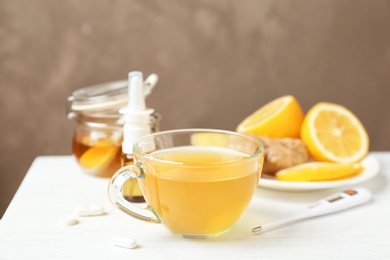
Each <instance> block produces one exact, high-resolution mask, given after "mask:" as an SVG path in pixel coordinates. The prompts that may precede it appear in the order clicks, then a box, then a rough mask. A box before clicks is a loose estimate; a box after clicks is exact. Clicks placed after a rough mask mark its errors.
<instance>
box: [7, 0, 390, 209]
mask: <svg viewBox="0 0 390 260" xmlns="http://www.w3.org/2000/svg"><path fill="white" fill-rule="evenodd" d="M132 70H140V71H143V72H144V74H145V75H147V74H150V73H152V72H155V73H157V74H158V75H159V76H160V81H159V84H158V86H157V87H156V89H155V91H154V93H153V94H152V96H151V97H150V98H149V99H148V105H149V106H150V107H153V108H155V109H156V110H157V111H159V112H160V113H161V114H162V115H163V121H162V126H161V127H162V129H163V130H165V129H173V128H187V127H210V128H222V129H228V130H234V129H235V127H236V125H237V124H238V123H239V122H240V121H241V120H242V119H243V118H244V117H246V116H247V115H248V114H250V113H251V112H253V111H255V110H256V109H257V108H259V107H260V106H262V105H263V104H265V103H267V102H269V101H270V100H272V99H274V98H276V97H279V96H281V95H285V94H293V95H295V96H296V98H297V99H298V100H299V102H300V103H301V105H302V107H303V109H304V110H305V111H307V110H308V109H309V108H310V107H311V106H312V105H313V104H315V103H316V102H318V101H330V102H336V103H340V104H343V105H345V106H347V107H348V108H350V109H351V110H352V111H354V112H355V113H356V114H357V115H358V116H359V118H360V119H361V120H362V121H363V123H364V124H365V125H366V127H367V130H368V132H369V134H370V137H371V150H390V140H389V137H388V135H389V133H390V121H389V115H390V102H389V96H390V88H389V84H390V2H389V1H384V0H383V1H380V0H373V1H365V0H345V1H339V0H317V1H312V0H306V1H304V0H299V1H288V0H279V1H274V0H268V1H256V0H240V1H233V0H231V1H228V0H215V1H207V0H202V1H195V0H173V1H172V0H170V1H157V0H152V1H148V0H143V1H141V0H139V1H134V0H133V1H130V0H116V1H114V0H84V1H78V0H70V1H51V0H34V1H27V0H24V1H23V0H12V1H9V0H8V1H7V0H0V117H1V128H0V152H1V158H0V216H1V215H2V212H3V211H4V210H5V208H6V206H7V205H8V203H9V201H10V200H11V198H12V196H13V194H14V192H15V191H16V189H17V187H18V185H19V183H20V181H21V180H22V178H23V176H24V174H25V173H26V171H27V169H28V167H29V166H30V164H31V162H32V161H33V159H34V158H35V157H36V156H39V155H58V154H70V153H71V148H70V147H71V143H70V140H71V137H72V131H73V126H74V125H73V122H71V121H69V120H67V119H66V116H65V100H66V97H67V96H68V95H70V93H71V92H72V91H73V90H75V89H77V88H80V87H84V86H88V85H91V84H96V83H101V82H108V81H114V80H120V79H125V78H126V77H127V73H128V72H129V71H132Z"/></svg>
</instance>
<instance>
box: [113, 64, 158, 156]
mask: <svg viewBox="0 0 390 260" xmlns="http://www.w3.org/2000/svg"><path fill="white" fill-rule="evenodd" d="M128 86H129V87H128V88H129V91H128V95H129V98H128V104H127V107H124V108H122V109H121V110H119V113H121V114H123V115H124V121H125V124H124V127H123V143H122V151H123V153H125V154H133V145H134V143H135V142H136V141H137V140H138V139H139V138H141V137H142V136H144V135H147V134H150V125H149V120H150V115H151V114H152V113H153V112H154V110H153V109H149V108H146V105H145V96H144V89H143V86H144V82H143V76H142V73H141V72H139V71H132V72H130V73H129V84H128Z"/></svg>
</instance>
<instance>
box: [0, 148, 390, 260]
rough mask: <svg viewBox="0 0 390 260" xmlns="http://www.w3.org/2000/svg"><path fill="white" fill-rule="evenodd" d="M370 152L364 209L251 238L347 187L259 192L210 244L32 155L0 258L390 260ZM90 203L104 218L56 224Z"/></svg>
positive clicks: (67, 162) (381, 191)
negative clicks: (129, 243) (126, 207)
mask: <svg viewBox="0 0 390 260" xmlns="http://www.w3.org/2000/svg"><path fill="white" fill-rule="evenodd" d="M372 154H373V155H374V156H375V157H376V158H377V159H378V160H379V162H380V164H381V171H380V173H379V174H378V175H377V176H375V177H374V178H373V179H371V180H369V181H366V182H364V183H361V184H360V185H358V186H360V187H365V188H368V189H370V190H371V191H372V193H373V196H374V197H373V200H372V201H371V202H369V203H368V204H365V205H362V206H359V207H356V208H353V209H350V210H348V211H343V212H339V213H336V214H333V215H328V216H324V217H319V218H313V219H310V220H307V221H303V222H298V223H295V224H293V225H290V226H286V227H283V228H280V229H277V230H274V231H270V232H266V233H263V234H259V235H252V234H251V231H250V230H251V228H252V227H254V226H257V225H260V224H264V223H267V222H270V221H272V220H275V219H277V218H281V217H284V216H288V215H290V214H292V213H295V212H296V211H299V210H300V209H302V208H304V207H305V206H307V205H308V204H310V203H311V202H313V201H316V200H318V199H321V198H323V197H325V196H327V195H330V194H333V193H335V192H338V191H342V190H343V189H345V188H353V187H345V188H344V187H343V188H337V189H327V190H321V191H311V192H282V191H274V190H267V189H264V188H258V190H257V191H256V194H255V196H254V198H253V201H252V202H251V204H250V206H249V208H248V209H247V211H246V212H245V214H244V215H243V216H242V217H241V218H240V220H239V221H238V223H237V224H236V225H235V226H234V227H233V228H232V229H231V230H230V231H229V232H227V233H226V234H224V235H223V236H222V237H219V238H217V239H213V240H189V239H184V238H181V237H177V236H174V235H172V234H171V233H169V231H167V230H166V229H165V228H164V227H163V226H162V225H159V224H150V223H144V222H141V221H139V220H136V219H133V218H131V217H129V216H127V215H125V214H124V213H122V212H121V211H119V210H118V209H116V208H114V207H113V206H112V205H111V204H110V203H109V201H108V198H107V183H108V179H101V178H96V177H92V176H88V175H85V174H84V173H82V172H81V170H80V169H79V168H78V166H77V164H76V163H75V161H74V159H73V158H72V157H71V156H47V157H38V158H37V159H36V160H35V161H34V163H33V165H32V166H31V168H30V170H29V171H28V173H27V175H26V177H25V179H24V181H23V183H22V184H21V186H20V188H19V190H18V191H17V193H16V194H15V197H14V199H13V200H12V202H11V204H10V205H9V207H8V209H7V211H6V213H5V214H4V216H3V218H2V220H1V221H0V259H1V260H6V259H68V260H69V259H152V258H154V259H299V260H302V259H390V189H389V180H390V152H376V153H372ZM91 204H103V205H104V206H105V208H106V212H107V213H106V214H105V215H103V216H99V217H84V218H78V220H79V223H78V224H77V225H75V226H69V227H61V226H59V225H58V224H57V221H58V219H59V217H61V216H63V215H67V214H73V209H74V208H75V207H76V206H79V205H91ZM113 235H124V236H128V237H132V238H135V239H137V243H138V247H137V248H136V249H124V248H119V247H115V246H113V245H111V243H110V240H111V237H112V236H113Z"/></svg>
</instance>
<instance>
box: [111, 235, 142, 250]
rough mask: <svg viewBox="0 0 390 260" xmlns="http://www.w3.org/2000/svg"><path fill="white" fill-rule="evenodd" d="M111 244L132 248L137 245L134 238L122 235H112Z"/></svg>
mask: <svg viewBox="0 0 390 260" xmlns="http://www.w3.org/2000/svg"><path fill="white" fill-rule="evenodd" d="M111 244H113V245H114V246H119V247H124V248H129V249H133V248H136V247H137V241H136V240H135V239H134V238H128V237H123V236H112V237H111Z"/></svg>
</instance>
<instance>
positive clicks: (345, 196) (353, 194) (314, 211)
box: [252, 188, 372, 233]
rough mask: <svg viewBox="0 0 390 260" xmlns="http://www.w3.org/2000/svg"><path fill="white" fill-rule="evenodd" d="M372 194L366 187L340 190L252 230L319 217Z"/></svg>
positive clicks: (367, 197)
mask: <svg viewBox="0 0 390 260" xmlns="http://www.w3.org/2000/svg"><path fill="white" fill-rule="evenodd" d="M371 196H372V195H371V192H370V191H369V190H367V189H364V188H356V189H350V190H346V191H343V192H339V193H336V194H333V195H331V196H329V197H326V198H324V199H322V200H319V201H317V202H315V203H313V204H311V205H309V206H308V207H307V208H306V209H304V210H302V211H300V212H298V213H297V214H295V215H292V216H291V217H287V218H284V219H281V220H278V221H275V222H271V223H269V224H265V225H263V226H258V227H255V228H252V232H253V233H260V232H264V231H268V230H271V229H275V228H277V227H280V226H284V225H287V224H289V223H291V222H295V221H298V220H302V219H307V218H312V217H318V216H322V215H327V214H330V213H334V212H338V211H341V210H345V209H349V208H352V207H355V206H358V205H360V204H363V203H365V202H367V201H369V200H370V198H371Z"/></svg>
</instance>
